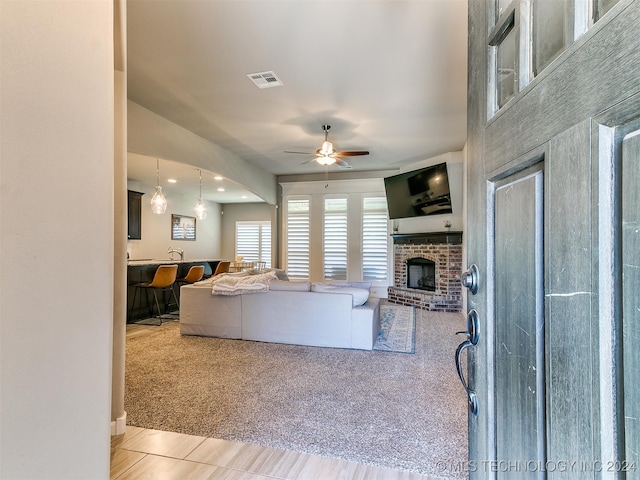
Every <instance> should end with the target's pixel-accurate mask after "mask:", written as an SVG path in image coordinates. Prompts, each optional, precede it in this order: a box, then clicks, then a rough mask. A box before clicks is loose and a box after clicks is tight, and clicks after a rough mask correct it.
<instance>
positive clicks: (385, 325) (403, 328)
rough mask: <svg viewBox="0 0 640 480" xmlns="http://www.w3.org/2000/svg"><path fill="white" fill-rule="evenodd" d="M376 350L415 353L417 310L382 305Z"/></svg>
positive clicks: (402, 306) (387, 304) (401, 306)
mask: <svg viewBox="0 0 640 480" xmlns="http://www.w3.org/2000/svg"><path fill="white" fill-rule="evenodd" d="M373 349H374V350H379V351H382V352H396V353H415V351H416V309H415V307H407V306H404V305H393V304H389V303H385V304H382V305H380V333H379V334H378V339H377V340H376V344H375V345H374V346H373Z"/></svg>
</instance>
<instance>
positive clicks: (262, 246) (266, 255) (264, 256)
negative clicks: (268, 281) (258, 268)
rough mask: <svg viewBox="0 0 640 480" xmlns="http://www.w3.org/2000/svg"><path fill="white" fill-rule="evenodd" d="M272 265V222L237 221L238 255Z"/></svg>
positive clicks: (250, 260)
mask: <svg viewBox="0 0 640 480" xmlns="http://www.w3.org/2000/svg"><path fill="white" fill-rule="evenodd" d="M238 255H241V256H242V257H244V259H243V260H244V261H247V262H264V263H265V267H268V268H270V267H271V222H236V256H238Z"/></svg>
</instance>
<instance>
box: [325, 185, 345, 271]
mask: <svg viewBox="0 0 640 480" xmlns="http://www.w3.org/2000/svg"><path fill="white" fill-rule="evenodd" d="M347 220H348V218H347V199H346V198H325V199H324V240H323V241H324V249H323V251H324V279H325V280H346V279H347Z"/></svg>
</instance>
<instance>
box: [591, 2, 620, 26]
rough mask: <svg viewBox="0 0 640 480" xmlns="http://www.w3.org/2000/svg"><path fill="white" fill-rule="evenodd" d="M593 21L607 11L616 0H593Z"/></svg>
mask: <svg viewBox="0 0 640 480" xmlns="http://www.w3.org/2000/svg"><path fill="white" fill-rule="evenodd" d="M594 3H595V5H594V9H593V12H594V19H593V20H594V21H596V22H597V21H598V20H600V19H601V18H602V16H603V15H604V14H605V13H607V12H608V11H609V10H611V8H612V7H613V6H614V5H615V4H616V3H618V0H594Z"/></svg>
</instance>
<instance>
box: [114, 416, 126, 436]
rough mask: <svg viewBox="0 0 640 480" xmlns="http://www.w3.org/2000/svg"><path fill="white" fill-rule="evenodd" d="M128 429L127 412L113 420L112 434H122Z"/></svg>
mask: <svg viewBox="0 0 640 480" xmlns="http://www.w3.org/2000/svg"><path fill="white" fill-rule="evenodd" d="M126 429H127V412H124V413H123V414H122V416H121V417H118V418H116V419H115V420H114V421H112V422H111V436H114V435H122V434H123V433H124V432H125V430H126Z"/></svg>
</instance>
